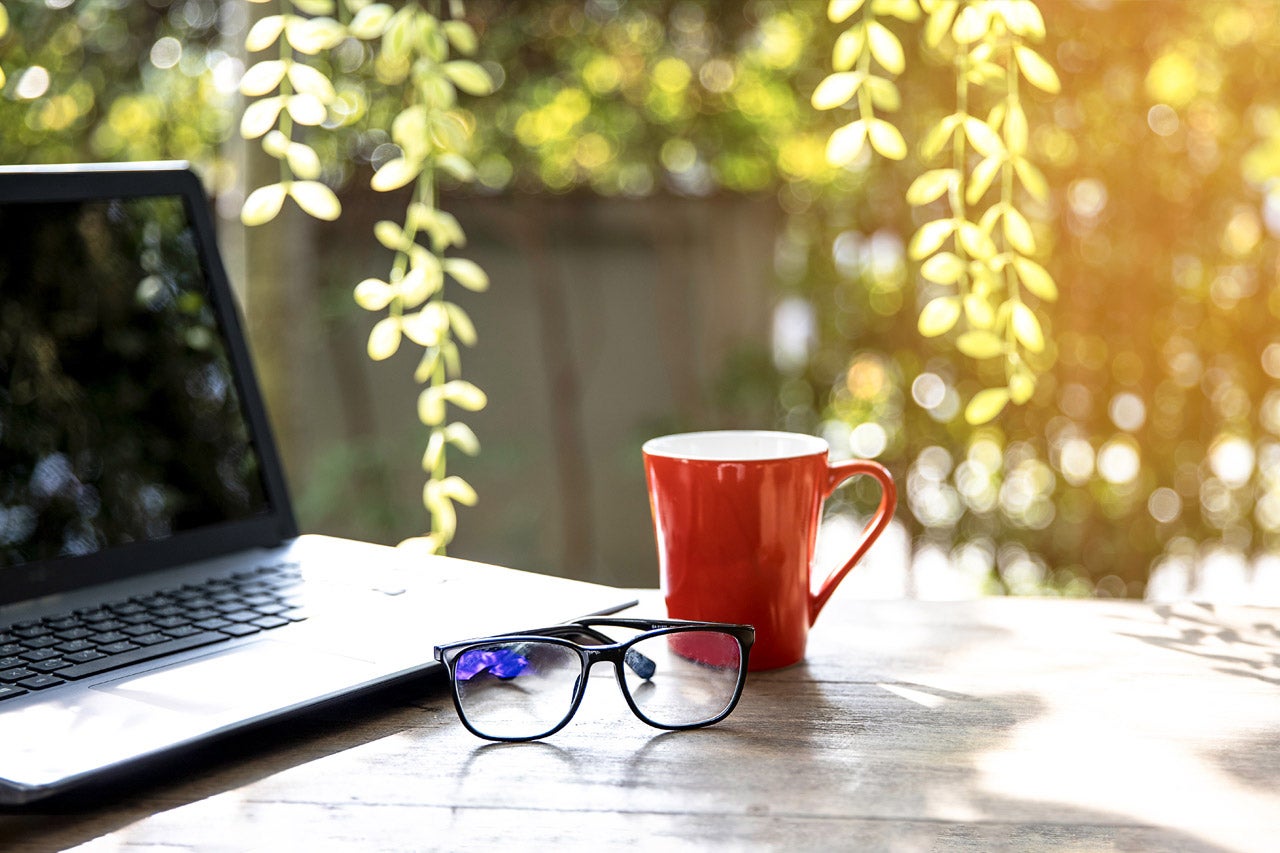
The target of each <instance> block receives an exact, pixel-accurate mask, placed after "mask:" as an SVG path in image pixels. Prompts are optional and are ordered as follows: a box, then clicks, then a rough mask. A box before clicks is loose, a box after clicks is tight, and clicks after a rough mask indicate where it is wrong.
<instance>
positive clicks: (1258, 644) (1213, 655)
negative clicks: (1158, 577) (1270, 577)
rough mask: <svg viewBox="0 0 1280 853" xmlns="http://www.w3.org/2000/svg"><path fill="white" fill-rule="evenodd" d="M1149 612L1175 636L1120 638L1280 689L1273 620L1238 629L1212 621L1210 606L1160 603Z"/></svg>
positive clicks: (1279, 651) (1278, 638)
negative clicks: (1211, 663)
mask: <svg viewBox="0 0 1280 853" xmlns="http://www.w3.org/2000/svg"><path fill="white" fill-rule="evenodd" d="M1152 610H1153V612H1154V613H1155V614H1156V615H1157V616H1159V617H1160V618H1161V619H1162V620H1163V624H1164V627H1166V628H1168V629H1172V630H1173V631H1175V632H1176V633H1177V635H1176V636H1163V635H1160V636H1152V635H1149V634H1142V633H1129V632H1121V636H1125V637H1132V638H1134V639H1136V640H1141V641H1142V642H1144V643H1150V644H1151V645H1153V646H1159V647H1160V648H1165V649H1169V650H1171V651H1177V652H1183V653H1186V654H1190V655H1195V656H1197V657H1200V658H1205V659H1207V660H1211V661H1215V662H1218V663H1220V664H1222V665H1221V666H1219V667H1217V668H1216V670H1215V671H1217V672H1221V673H1223V674H1225V675H1239V676H1242V677H1245V678H1253V679H1256V680H1258V681H1262V682H1264V683H1266V684H1271V685H1275V686H1277V687H1280V625H1277V624H1276V622H1275V621H1268V620H1266V619H1262V618H1257V619H1252V620H1249V621H1250V625H1248V626H1247V627H1246V628H1245V629H1243V630H1241V629H1238V628H1234V627H1231V626H1225V625H1222V624H1221V623H1220V622H1219V621H1216V620H1215V613H1216V608H1215V607H1214V605H1212V604H1187V605H1183V606H1175V605H1170V604H1164V605H1159V606H1156V607H1153V608H1152ZM1262 612H1263V611H1259V613H1260V614H1261V613H1262Z"/></svg>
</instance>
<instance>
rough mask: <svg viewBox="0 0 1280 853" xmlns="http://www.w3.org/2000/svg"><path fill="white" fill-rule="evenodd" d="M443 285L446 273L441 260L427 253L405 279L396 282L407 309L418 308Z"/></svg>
mask: <svg viewBox="0 0 1280 853" xmlns="http://www.w3.org/2000/svg"><path fill="white" fill-rule="evenodd" d="M443 284H444V271H443V270H442V269H441V268H440V259H439V258H437V257H436V256H435V255H433V254H431V253H430V252H427V253H425V254H423V255H422V256H420V257H419V259H418V262H417V263H416V264H414V265H413V266H412V267H411V268H410V269H409V272H407V273H406V274H405V276H404V278H402V279H400V281H398V282H396V288H397V289H398V290H399V291H400V296H401V298H403V299H404V301H405V307H407V308H416V307H417V306H419V305H421V304H422V303H423V302H425V301H426V300H427V299H428V298H429V297H430V296H431V295H432V294H433V293H435V292H436V291H438V290H439V289H440V288H441V286H442V285H443Z"/></svg>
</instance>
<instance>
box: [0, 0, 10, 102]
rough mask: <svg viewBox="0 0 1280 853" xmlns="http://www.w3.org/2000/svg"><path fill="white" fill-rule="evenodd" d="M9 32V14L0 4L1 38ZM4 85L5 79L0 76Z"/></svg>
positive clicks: (0, 80)
mask: <svg viewBox="0 0 1280 853" xmlns="http://www.w3.org/2000/svg"><path fill="white" fill-rule="evenodd" d="M7 32H9V12H8V10H7V9H5V8H4V4H3V3H0V38H3V37H4V34H5V33H7ZM3 84H4V77H3V76H0V85H3Z"/></svg>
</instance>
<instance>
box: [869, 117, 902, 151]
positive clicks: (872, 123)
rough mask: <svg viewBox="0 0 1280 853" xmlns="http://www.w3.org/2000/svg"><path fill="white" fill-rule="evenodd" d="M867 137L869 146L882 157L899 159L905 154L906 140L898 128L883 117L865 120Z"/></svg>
mask: <svg viewBox="0 0 1280 853" xmlns="http://www.w3.org/2000/svg"><path fill="white" fill-rule="evenodd" d="M867 137H868V138H869V139H870V140H871V147H872V148H874V149H875V150H876V151H877V152H878V153H879V154H880V156H882V157H887V158H889V159H890V160H901V159H903V158H904V157H906V156H907V142H906V140H905V139H903V138H902V134H901V133H899V132H898V129H897V128H896V127H894V126H893V125H891V124H889V122H887V121H885V120H884V119H879V118H872V119H868V120H867Z"/></svg>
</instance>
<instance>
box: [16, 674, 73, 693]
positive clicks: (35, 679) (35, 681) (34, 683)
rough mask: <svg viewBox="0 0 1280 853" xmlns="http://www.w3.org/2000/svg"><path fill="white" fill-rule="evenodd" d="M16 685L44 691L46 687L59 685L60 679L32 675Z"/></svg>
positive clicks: (50, 676) (51, 676)
mask: <svg viewBox="0 0 1280 853" xmlns="http://www.w3.org/2000/svg"><path fill="white" fill-rule="evenodd" d="M18 683H19V684H21V685H22V686H23V687H26V688H28V689H30V690H44V689H45V688H46V687H53V686H54V685H57V684H61V683H62V679H61V678H58V677H57V676H53V675H33V676H31V677H30V678H24V679H22V680H21V681H19V682H18Z"/></svg>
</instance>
